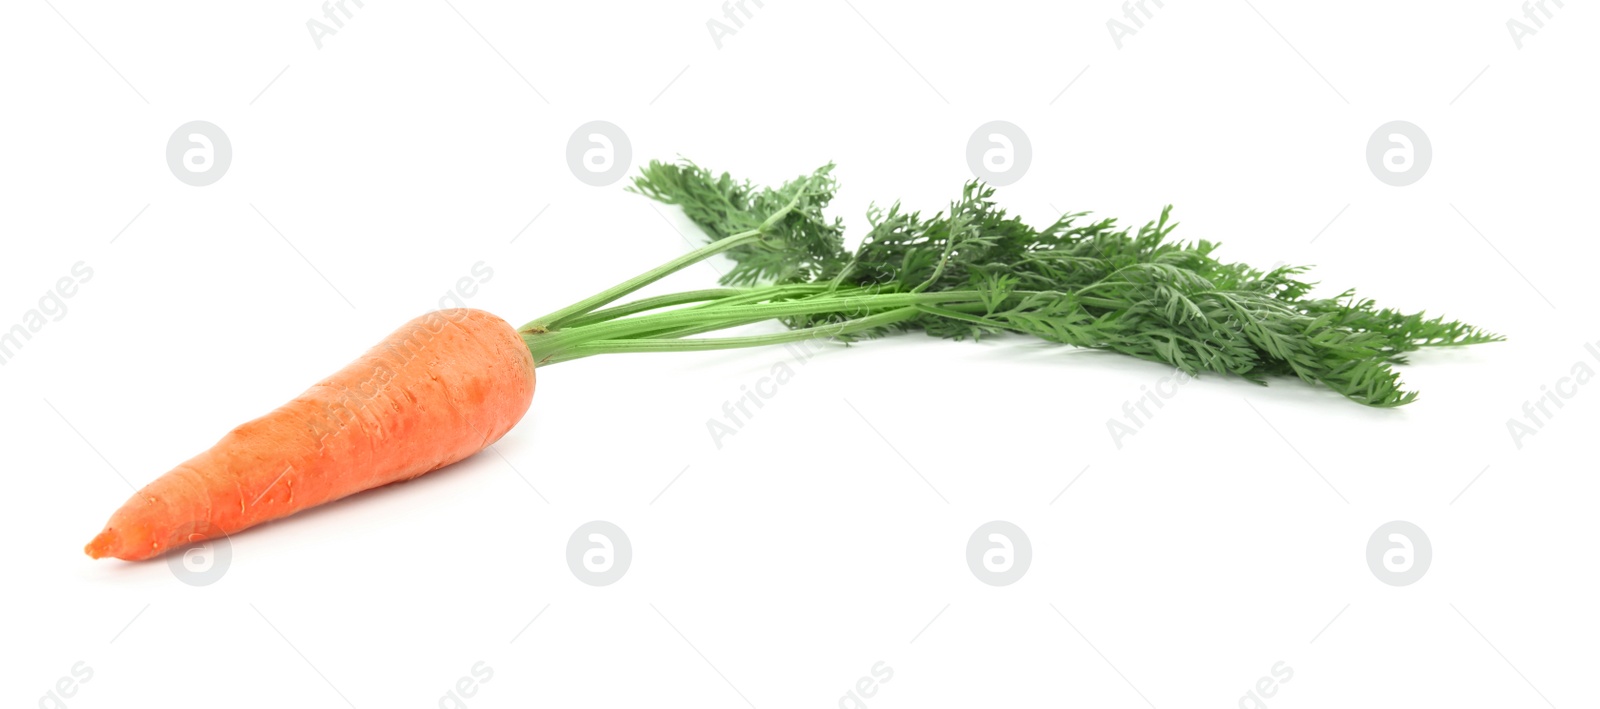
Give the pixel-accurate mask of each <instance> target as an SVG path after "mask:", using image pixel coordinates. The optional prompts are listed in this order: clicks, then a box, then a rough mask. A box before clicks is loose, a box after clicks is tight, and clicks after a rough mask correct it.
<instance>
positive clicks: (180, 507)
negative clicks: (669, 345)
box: [84, 308, 534, 561]
mask: <svg viewBox="0 0 1600 709" xmlns="http://www.w3.org/2000/svg"><path fill="white" fill-rule="evenodd" d="M533 390H534V364H533V356H532V355H531V354H529V352H528V348H527V346H526V345H524V344H523V342H522V338H521V336H520V335H518V334H517V331H516V329H515V328H513V327H512V326H511V325H510V324H509V323H507V322H506V321H504V320H501V319H500V318H498V317H496V316H494V315H491V314H489V313H486V312H484V311H481V310H473V309H469V308H457V309H450V310H440V311H436V312H432V313H428V314H426V315H423V316H421V317H418V318H416V319H414V320H412V321H410V322H408V323H406V324H405V325H403V326H401V328H400V329H399V330H396V331H395V332H394V333H393V334H391V335H389V336H388V337H386V338H384V340H383V341H382V342H380V343H379V344H378V345H377V346H376V347H374V348H372V349H371V350H369V351H368V352H367V353H366V354H364V355H362V356H361V357H360V358H358V359H356V360H355V361H354V362H351V363H350V364H349V365H347V366H346V367H345V368H344V369H341V370H339V371H338V372H337V373H335V374H334V375H333V376H331V377H328V378H326V379H324V380H323V381H321V382H319V383H317V384H316V385H315V386H313V387H311V388H310V389H308V390H306V392H305V393H303V394H301V395H300V396H298V397H295V398H294V399H293V400H292V401H290V402H289V403H287V404H285V405H283V406H280V407H278V408H277V409H275V410H273V411H272V412H271V413H268V414H267V415H265V416H262V417H260V418H258V419H255V420H253V421H250V422H248V423H245V424H243V425H241V426H238V427H237V428H234V429H233V430H232V431H229V432H228V434H227V435H225V436H223V438H222V440H221V441H218V442H217V444H216V445H214V446H212V447H211V448H210V449H209V450H207V451H205V452H203V453H201V454H200V455H197V456H195V457H194V458H191V459H189V460H188V461H186V462H184V463H183V464H181V465H179V466H178V467H176V468H174V469H173V470H172V471H171V472H168V473H167V474H165V475H163V476H161V477H160V478H157V479H156V480H155V481H154V482H152V483H150V484H149V485H146V486H145V487H144V488H143V489H141V490H139V491H138V492H137V493H134V495H133V497H131V498H129V499H128V501H127V502H126V503H124V504H123V506H122V507H121V508H120V509H118V510H117V511H116V512H115V513H114V514H113V515H112V516H111V519H110V521H109V522H107V523H106V527H105V530H104V531H102V532H101V533H100V534H99V535H98V536H96V537H95V538H94V540H93V541H91V542H89V544H88V546H86V547H85V548H84V551H85V552H86V553H87V554H88V555H89V556H91V557H94V558H96V559H99V558H102V557H107V556H112V557H116V558H118V559H125V560H129V561H136V560H141V559H149V558H151V557H155V556H159V555H161V554H163V553H165V552H166V551H168V550H170V549H173V548H177V547H181V546H184V545H187V544H189V543H192V542H197V541H201V540H204V539H208V538H213V537H218V536H222V535H227V534H233V533H235V532H238V531H240V530H243V529H247V528H249V527H252V526H254V525H257V524H261V523H262V522H266V521H269V520H273V519H278V518H280V517H286V516H288V515H292V514H294V513H296V512H299V511H300V510H304V509H307V508H311V507H315V506H317V505H321V504H323V503H326V502H331V501H333V500H337V499H339V498H342V497H345V496H347V495H352V494H355V493H357V492H361V491H363V490H368V489H371V488H375V487H379V486H382V485H387V484H389V483H393V482H398V481H401V480H409V479H411V478H414V477H417V476H419V475H422V474H423V473H427V472H429V471H433V470H437V469H439V468H442V467H444V466H446V465H449V464H451V463H454V462H457V461H459V460H462V459H464V458H467V457H468V456H471V455H472V454H474V453H477V452H478V451H480V450H482V449H484V448H485V447H487V446H488V445H489V444H491V443H494V442H495V441H497V440H499V439H500V437H501V436H504V435H505V434H506V432H507V431H509V430H511V427H512V426H514V425H516V423H517V421H519V420H521V419H522V416H523V415H524V414H525V413H527V411H528V407H529V406H530V405H531V404H532V403H533Z"/></svg>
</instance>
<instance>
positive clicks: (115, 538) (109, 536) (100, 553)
mask: <svg viewBox="0 0 1600 709" xmlns="http://www.w3.org/2000/svg"><path fill="white" fill-rule="evenodd" d="M120 541H122V540H121V538H120V535H118V534H117V532H116V530H113V529H107V530H106V531H104V532H101V533H100V534H98V535H96V536H95V538H94V540H93V541H91V542H89V544H88V545H87V546H85V547H84V548H83V553H85V554H88V555H89V558H91V559H104V558H105V557H108V556H112V553H111V550H112V549H113V548H114V547H116V546H117V543H118V542H120Z"/></svg>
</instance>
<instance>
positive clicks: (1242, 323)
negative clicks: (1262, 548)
mask: <svg viewBox="0 0 1600 709" xmlns="http://www.w3.org/2000/svg"><path fill="white" fill-rule="evenodd" d="M832 170H833V166H832V165H831V164H830V165H826V166H824V167H822V168H820V169H818V170H817V171H815V172H814V173H812V174H811V175H808V176H802V177H801V178H799V179H797V180H793V181H791V182H789V183H788V184H785V185H784V186H783V187H782V188H780V189H758V188H756V187H754V186H752V185H750V184H749V183H744V182H739V181H737V180H734V179H733V178H732V177H730V176H728V175H722V176H720V177H717V176H714V175H713V174H712V173H711V172H710V171H708V170H705V169H704V168H700V167H697V166H694V165H693V164H690V163H685V164H682V165H669V164H663V163H656V162H652V163H650V165H649V166H648V167H646V168H645V169H644V172H643V174H642V175H641V176H640V177H639V178H637V179H636V180H635V181H634V185H633V189H634V191H636V192H640V193H642V194H644V195H646V196H649V197H652V198H654V199H657V200H660V201H662V202H665V203H668V204H676V205H680V206H681V207H683V210H684V213H685V214H686V215H687V216H689V217H690V218H691V219H693V220H694V221H695V222H697V223H699V224H700V225H701V226H702V227H703V228H704V229H705V230H706V231H707V232H708V233H710V235H711V236H712V237H713V238H712V241H711V242H710V243H708V244H706V245H704V246H701V247H700V248H698V249H695V250H694V251H692V252H690V253H687V254H684V255H682V256H679V257H677V258H674V259H672V260H670V261H668V262H666V263H664V264H662V265H660V266H657V267H655V268H653V269H650V270H648V271H645V272H644V273H641V274H639V275H637V276H635V277H633V278H630V279H628V280H625V281H623V282H621V283H618V284H616V285H614V286H612V287H610V288H607V289H605V290H603V291H600V292H599V293H596V294H595V295H592V296H590V297H588V298H585V299H583V300H580V301H578V302H576V303H573V304H571V305H568V306H567V307H564V308H561V309H559V310H555V311H553V312H551V313H549V314H547V315H545V316H543V317H541V318H538V319H536V320H534V321H532V322H529V323H528V324H526V325H523V326H522V327H521V328H518V329H516V330H513V329H511V327H510V326H509V325H507V324H506V323H505V321H503V320H500V319H499V318H497V317H495V316H493V315H490V314H488V313H485V312H482V311H478V310H468V309H457V310H443V311H439V312H437V313H432V314H429V315H426V316H423V317H421V318H418V319H416V320H413V321H411V322H410V323H408V324H407V325H406V326H405V327H402V328H400V330H399V331H397V332H395V333H394V334H393V335H390V336H389V338H388V339H387V340H385V341H384V342H383V343H381V344H379V345H378V347H376V348H375V349H373V350H372V351H371V352H368V353H367V354H366V355H364V356H363V357H362V358H361V359H358V360H356V361H355V362H354V363H353V364H351V365H350V366H348V367H346V368H345V369H343V370H341V371H340V372H339V373H338V374H335V375H334V376H333V377H332V378H330V379H329V380H327V381H325V382H323V383H321V384H318V385H316V386H314V387H312V388H311V389H310V390H309V391H307V392H306V393H304V394H302V395H300V397H299V398H297V399H295V400H293V401H291V402H289V403H288V404H287V405H285V406H283V407H281V408H279V409H278V410H276V411H273V412H272V413H270V414H268V415H266V416H264V417H262V418H259V419H256V420H255V421H251V422H250V423H247V424H245V425H243V426H240V427H238V428H236V429H234V430H233V431H232V432H230V433H229V434H228V435H227V436H225V437H224V438H223V439H222V440H221V441H220V442H218V443H217V445H215V446H213V447H212V448H211V450H208V451H206V452H204V453H202V454H200V455H199V456H197V457H195V458H193V459H192V460H190V461H188V462H186V463H184V464H183V465H180V466H178V467H177V468H176V469H175V470H173V471H171V472H169V473H167V474H166V475H164V476H162V477H161V478H160V479H158V480H156V481H155V482H153V483H151V484H150V485H148V486H146V487H145V488H144V489H143V490H140V491H139V492H138V493H137V494H135V495H134V496H133V498H132V499H130V500H129V501H128V502H127V504H125V505H123V506H122V509H120V510H118V511H117V512H116V514H114V515H112V517H111V521H110V523H109V524H107V525H106V528H105V531H103V532H101V533H100V535H99V536H97V537H95V539H94V541H92V542H90V543H89V545H88V547H87V548H86V549H85V551H87V552H88V553H89V555H90V556H92V557H95V558H100V557H104V556H115V557H118V558H121V559H147V558H150V557H153V556H156V555H158V554H161V553H162V552H164V551H166V550H168V549H171V548H174V547H177V546H182V545H185V544H188V543H190V542H196V541H200V540H203V539H208V538H212V537H215V536H218V535H224V534H232V533H234V532H237V531H239V530H242V529H246V528H248V527H250V526H252V525H256V524H260V523H262V522H265V521H267V520H271V519H277V518H279V517H284V516H286V515H291V514H294V513H295V512H297V511H300V510H303V509H306V508H308V507H315V506H317V505H320V504H322V503H325V502H329V501H331V500H337V499H339V498H341V497H344V496H346V495H351V494H354V493H357V492H360V491H362V490H367V489H370V488H374V487H378V486H380V485H387V484H389V483H392V482H396V481H399V480H407V479H410V478H413V477H416V476H418V475H421V474H423V473H426V472H428V471H430V470H435V469H438V468H440V467H443V466H445V465H449V464H450V463H453V462H455V461H458V460H461V459H463V458H466V457H468V456H470V455H472V454H473V453H476V452H478V451H479V450H482V449H483V448H484V447H485V446H487V445H489V444H490V443H493V442H494V441H495V440H497V439H499V438H500V437H501V436H503V435H505V433H506V431H507V430H509V429H510V428H511V427H512V426H514V425H516V423H517V420H518V419H520V418H522V415H523V414H524V413H526V412H527V410H528V406H529V405H530V404H531V403H532V400H533V386H534V367H535V365H537V366H538V367H539V368H541V369H542V368H545V367H548V366H550V365H554V364H559V363H561V362H568V361H572V360H575V359H581V358H584V357H592V356H595V355H603V354H621V353H642V352H696V351H702V350H717V349H733V348H739V347H758V346H766V345H776V344H784V343H790V342H799V341H802V340H812V339H820V338H829V339H836V340H841V341H844V342H850V341H854V340H859V339H864V338H871V337H877V336H883V335H889V334H893V333H897V332H906V331H914V330H920V331H923V332H925V333H927V334H929V335H935V336H938V337H943V338H948V339H954V340H963V339H973V340H975V339H978V338H980V337H983V338H987V337H991V336H1001V335H1025V336H1031V337H1037V338H1040V339H1043V340H1045V341H1048V342H1054V343H1059V344H1062V345H1071V346H1076V347H1088V348H1095V349H1103V350H1111V351H1114V352H1121V353H1123V354H1126V355H1130V356H1134V357H1139V358H1141V359H1146V360H1151V361H1155V362H1160V363H1162V364H1164V365H1166V366H1169V367H1175V368H1177V369H1178V370H1180V371H1182V372H1183V373H1185V374H1186V375H1189V376H1197V375H1199V374H1201V373H1203V372H1213V373H1216V374H1231V375H1236V376H1242V377H1246V378H1248V379H1250V380H1251V381H1255V382H1258V383H1263V384H1264V383H1266V381H1267V378H1268V377H1285V378H1286V377H1297V378H1299V379H1301V380H1303V381H1306V382H1310V383H1314V384H1320V385H1323V386H1325V387H1327V388H1329V389H1332V390H1334V391H1336V392H1338V393H1340V394H1342V395H1344V396H1345V397H1347V398H1349V399H1351V400H1353V401H1356V402H1359V403H1362V404H1366V405H1369V406H1381V407H1388V406H1403V405H1406V404H1410V403H1411V402H1413V401H1415V400H1416V398H1417V393H1416V392H1414V391H1409V390H1406V389H1405V388H1404V387H1403V386H1402V384H1401V382H1400V374H1399V372H1397V371H1396V370H1395V368H1394V367H1395V365H1398V364H1403V363H1404V362H1405V361H1406V360H1405V355H1406V354H1407V353H1410V352H1414V351H1417V350H1420V349H1423V348H1433V347H1441V346H1447V345H1471V344H1480V343H1486V342H1496V341H1499V340H1501V339H1502V338H1501V337H1500V336H1498V335H1495V334H1493V333H1489V332H1486V331H1483V330H1481V329H1479V328H1476V327H1472V326H1470V325H1467V324H1465V323H1462V322H1458V321H1453V320H1446V319H1445V318H1442V317H1433V318H1428V317H1425V316H1423V315H1422V314H1421V313H1414V314H1413V313H1405V312H1402V311H1397V310H1393V309H1388V308H1378V307H1377V306H1376V305H1375V304H1374V303H1373V302H1372V301H1370V300H1365V299H1358V298H1356V297H1355V296H1354V294H1353V292H1351V291H1347V292H1345V293H1344V294H1343V295H1340V296H1337V297H1334V298H1322V297H1312V296H1311V295H1310V292H1311V290H1312V284H1311V283H1307V282H1303V281H1301V280H1299V278H1300V276H1301V274H1302V273H1303V272H1304V271H1305V269H1303V268H1298V267H1288V266H1282V267H1277V268H1272V269H1267V270H1264V271H1263V270H1260V269H1255V268H1251V267H1249V266H1248V265H1245V264H1238V263H1225V262H1222V261H1218V260H1217V259H1216V258H1214V256H1213V252H1214V251H1215V250H1216V248H1217V244H1214V243H1212V242H1209V241H1199V242H1195V243H1185V242H1177V241H1171V240H1168V239H1167V236H1168V234H1169V233H1170V232H1171V231H1172V229H1173V228H1174V227H1175V226H1176V223H1175V222H1171V221H1169V216H1170V214H1169V212H1168V211H1163V212H1162V214H1161V217H1160V219H1159V220H1158V221H1152V222H1150V223H1149V224H1147V225H1145V226H1144V227H1141V228H1140V229H1138V230H1137V231H1135V230H1133V229H1130V228H1120V229H1119V228H1117V227H1116V226H1115V224H1114V222H1113V221H1112V220H1109V219H1106V220H1099V221H1095V222H1093V223H1089V224H1085V223H1081V222H1078V221H1075V220H1077V219H1078V218H1079V217H1082V216H1083V214H1082V213H1068V214H1065V215H1063V216H1062V217H1061V218H1060V219H1059V220H1057V221H1056V222H1054V223H1052V224H1051V225H1050V226H1048V227H1045V228H1043V229H1036V228H1034V227H1030V226H1028V225H1027V224H1026V223H1024V222H1022V221H1021V220H1019V219H1017V218H1015V217H1010V216H1007V214H1006V212H1005V210H1003V209H1001V208H999V207H998V206H997V205H996V204H995V202H994V200H993V195H994V189H993V188H991V187H988V186H985V185H983V184H981V183H977V182H972V183H968V184H967V186H966V187H965V188H964V190H963V191H962V196H961V199H960V200H959V201H956V202H953V203H951V205H950V210H949V211H948V212H939V213H937V214H935V215H933V216H931V217H927V216H923V215H922V213H920V212H906V211H903V210H901V209H900V207H899V205H898V204H897V205H895V206H894V207H891V208H890V209H889V210H887V211H884V210H874V211H873V212H872V214H871V220H870V221H871V222H872V224H873V226H872V230H871V232H870V233H868V234H867V236H866V238H865V239H864V240H863V241H862V242H861V245H860V246H859V247H857V249H856V250H855V251H854V252H853V253H852V252H849V251H846V250H845V248H844V242H843V233H842V232H843V228H844V227H843V224H842V222H840V221H839V220H838V219H837V218H829V217H828V215H826V214H825V213H824V212H823V208H824V207H826V206H827V205H828V203H829V202H830V201H831V200H832V199H833V193H834V188H835V183H834V181H833V178H832V177H831V176H830V173H831V171H832ZM718 254H722V255H725V256H727V257H728V258H729V259H731V260H732V261H733V269H732V270H731V271H729V272H727V274H726V275H725V276H724V277H723V279H722V285H723V286H725V287H723V288H712V289H701V290H693V291H686V292H682V293H668V294H664V295H656V296H653V297H648V298H642V299H639V300H635V301H632V302H628V303H621V304H616V301H618V300H620V299H621V298H623V297H624V296H627V295H628V294H630V293H634V292H636V291H638V290H640V289H642V288H645V287H647V286H649V285H650V284H652V283H655V282H657V281H659V280H661V279H662V278H665V277H666V276H668V275H670V274H672V273H676V272H677V271H680V270H682V269H684V268H686V267H688V266H690V265H691V264H695V263H699V262H701V261H704V260H705V259H708V258H711V257H713V256H716V255H718ZM774 320H776V321H778V322H780V323H782V324H783V325H785V326H787V328H788V329H787V330H785V331H783V332H767V333H759V334H748V335H740V336H734V337H694V335H700V334H704V333H709V332H716V331H722V330H728V329H730V328H738V327H742V326H745V325H752V324H755V323H760V322H770V321H774ZM714 423H715V422H707V428H708V430H709V431H711V432H712V434H713V438H714V439H715V438H716V436H717V435H720V434H718V433H717V432H716V429H715V428H713V427H712V424H714Z"/></svg>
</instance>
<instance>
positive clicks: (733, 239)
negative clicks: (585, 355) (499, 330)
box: [518, 190, 805, 334]
mask: <svg viewBox="0 0 1600 709" xmlns="http://www.w3.org/2000/svg"><path fill="white" fill-rule="evenodd" d="M803 196H805V191H804V190H801V191H799V192H797V193H796V194H795V196H794V198H792V199H790V200H789V203H788V204H785V205H783V208H782V209H779V210H777V211H775V212H773V213H772V214H770V215H768V216H767V218H766V219H764V220H762V222H761V225H760V226H758V227H756V228H754V229H750V230H748V231H742V232H739V233H737V234H731V235H729V236H728V237H726V238H722V239H717V240H716V241H713V242H711V243H709V244H706V245H705V246H702V247H700V248H698V249H695V250H694V251H690V252H689V253H686V254H684V255H682V256H679V257H677V258H675V259H672V260H671V261H668V262H666V263H664V264H661V265H660V266H657V267H655V268H652V269H650V270H648V271H645V272H644V273H641V274H639V275H637V276H634V277H633V278H629V279H628V280H626V281H623V282H621V283H618V284H617V285H614V286H612V287H610V288H607V289H605V290H603V291H600V292H599V293H596V294H594V295H592V296H589V297H588V298H584V299H583V300H580V301H578V302H576V303H573V304H572V305H569V306H567V307H565V308H562V309H560V310H557V311H555V312H553V313H550V314H549V315H545V316H544V317H541V318H536V319H534V320H533V321H532V322H529V323H528V324H526V325H523V326H522V327H521V328H518V331H519V332H524V333H535V334H537V333H542V332H547V331H550V330H553V329H555V328H558V327H560V326H562V325H563V324H567V321H568V320H570V319H572V318H575V317H577V316H579V315H584V314H586V313H589V312H591V311H593V310H595V309H596V308H600V307H602V306H605V305H607V304H610V303H612V302H614V301H616V300H617V299H618V298H621V297H623V296H625V295H627V294H629V293H632V292H634V291H636V290H639V289H640V288H643V287H645V286H648V285H650V284H651V283H655V282H656V281H659V280H661V279H663V278H666V277H667V276H670V275H672V274H674V273H677V272H678V271H681V270H683V269H685V268H688V267H689V266H692V265H694V264H696V263H699V262H701V261H704V260H706V259H708V258H711V257H712V256H715V255H717V254H720V253H722V252H724V251H727V250H728V249H731V248H733V247H735V246H740V245H742V244H745V243H747V242H751V241H755V240H757V239H760V238H761V236H762V235H763V234H765V233H766V232H767V230H769V229H771V228H772V225H774V224H777V223H778V222H779V221H780V220H782V219H783V218H784V217H786V216H788V215H789V213H790V212H792V211H794V208H795V206H796V205H798V204H800V198H801V197H803Z"/></svg>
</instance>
